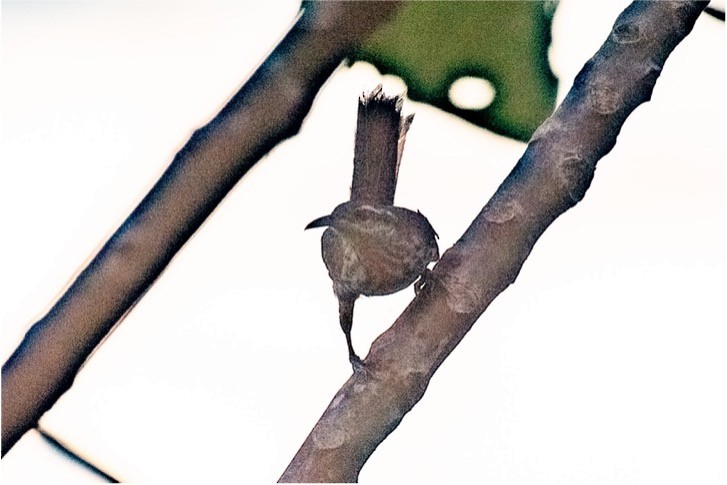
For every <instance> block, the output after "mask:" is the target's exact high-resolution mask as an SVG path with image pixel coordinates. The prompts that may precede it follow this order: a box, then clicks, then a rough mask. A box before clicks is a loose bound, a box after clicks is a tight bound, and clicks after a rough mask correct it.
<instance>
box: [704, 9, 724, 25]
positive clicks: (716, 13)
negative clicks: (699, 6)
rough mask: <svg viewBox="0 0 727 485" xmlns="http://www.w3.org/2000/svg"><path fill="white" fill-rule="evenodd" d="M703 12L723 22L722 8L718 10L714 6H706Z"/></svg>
mask: <svg viewBox="0 0 727 485" xmlns="http://www.w3.org/2000/svg"><path fill="white" fill-rule="evenodd" d="M704 13H706V14H707V15H710V16H712V17H714V18H716V19H717V20H721V21H722V22H724V10H720V9H718V8H714V7H707V8H705V9H704Z"/></svg>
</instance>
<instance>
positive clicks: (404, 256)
mask: <svg viewBox="0 0 727 485" xmlns="http://www.w3.org/2000/svg"><path fill="white" fill-rule="evenodd" d="M317 227H326V230H325V232H324V233H323V236H322V237H321V253H322V256H323V262H324V263H325V265H326V268H327V269H328V274H329V276H330V277H331V280H332V281H333V292H334V293H335V295H336V297H337V298H338V303H339V319H340V324H341V328H342V330H343V333H344V334H345V336H346V344H347V346H348V359H349V362H350V363H351V365H352V366H353V370H354V372H356V371H358V370H360V369H362V368H363V366H364V364H363V361H362V360H361V358H360V357H359V356H358V355H357V354H356V352H355V351H354V348H353V345H352V343H351V327H352V324H353V307H354V302H355V301H356V299H357V298H358V297H359V296H360V295H364V296H377V295H389V294H391V293H396V292H398V291H400V290H403V289H404V288H406V287H408V286H409V285H411V284H412V283H415V282H416V283H415V287H414V288H415V291H416V292H417V293H418V291H419V290H420V288H421V287H422V285H423V284H425V281H426V278H427V275H428V273H429V270H428V268H427V266H428V265H429V263H431V262H435V261H437V260H438V259H439V247H438V246H437V241H436V240H437V238H438V236H437V233H436V231H435V230H434V228H433V227H432V225H431V224H430V223H429V220H428V219H427V218H426V217H425V216H424V215H423V214H422V213H421V212H419V211H416V212H415V211H412V210H409V209H405V208H403V207H397V206H393V205H388V204H369V203H362V202H357V201H354V200H352V201H348V202H344V203H342V204H340V205H339V206H337V207H336V208H335V209H334V210H333V212H332V213H331V214H330V215H326V216H323V217H319V218H318V219H315V220H314V221H312V222H311V223H310V224H308V225H307V226H306V229H312V228H317Z"/></svg>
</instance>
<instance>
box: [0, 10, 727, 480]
mask: <svg viewBox="0 0 727 485" xmlns="http://www.w3.org/2000/svg"><path fill="white" fill-rule="evenodd" d="M627 4H628V2H626V1H610V0H609V1H600V2H578V1H572V0H571V1H562V2H561V4H560V6H559V7H558V11H557V14H556V18H555V26H554V33H553V37H554V43H553V46H552V50H551V62H552V66H553V70H554V71H555V72H556V74H557V76H558V77H559V79H561V83H562V84H561V93H560V96H561V97H562V96H563V94H564V93H565V90H567V89H568V88H569V87H570V84H571V82H572V79H573V77H574V76H575V74H576V73H577V72H578V70H579V69H580V67H581V66H582V65H583V63H584V62H585V61H586V60H587V59H588V58H590V57H591V56H592V55H593V53H594V52H595V51H596V50H597V48H598V47H599V46H600V44H601V43H602V42H603V40H604V39H605V38H606V36H607V35H608V32H609V29H610V27H611V25H612V24H613V21H614V20H615V18H616V16H617V15H618V13H619V12H620V11H621V10H622V9H623V8H624V7H625V5H627ZM297 5H298V2H296V1H287V2H282V1H281V2H265V3H263V2H256V3H250V2H244V3H241V4H239V3H232V2H228V3H207V2H205V3H202V2H191V3H180V2H174V3H164V2H151V3H146V2H144V3H142V2H125V3H114V2H94V3H81V2H73V3H31V2H19V3H9V2H3V5H2V34H1V35H2V148H1V150H2V160H3V163H2V175H1V176H0V207H2V208H3V209H2V221H3V227H4V230H3V238H2V251H0V267H1V268H2V277H1V278H0V285H1V286H0V291H1V294H2V295H3V298H2V302H1V303H0V324H1V325H2V342H1V347H0V351H1V354H0V357H2V359H3V361H4V360H5V359H6V358H7V356H8V355H9V354H10V353H11V352H12V350H13V349H14V348H15V346H16V345H17V343H18V341H19V340H20V339H21V338H22V335H23V333H24V332H25V330H26V329H27V327H28V326H29V325H30V324H31V323H32V322H33V321H34V319H35V318H37V317H38V316H40V315H41V314H42V313H43V311H44V310H45V309H47V308H48V306H49V305H50V304H51V303H52V302H53V299H54V298H55V297H56V296H57V295H58V294H59V292H60V291H61V289H62V288H64V287H65V285H66V284H67V283H68V282H69V280H70V279H71V278H72V276H73V275H74V274H75V273H76V272H77V271H78V270H80V269H81V268H82V267H83V264H84V261H86V260H87V258H88V257H89V256H90V255H91V254H92V253H93V252H94V251H95V250H96V249H97V248H98V247H99V246H100V245H101V244H102V243H103V242H104V241H105V239H106V238H107V237H108V236H109V235H110V234H111V233H112V232H113V231H114V230H115V229H116V227H117V226H118V225H119V224H120V223H121V221H123V219H124V218H125V216H126V215H127V214H128V213H129V212H130V210H131V209H132V208H133V207H134V206H135V204H136V203H137V202H138V201H139V200H140V199H141V197H143V195H144V194H145V193H146V191H147V190H148V189H149V188H150V187H151V185H152V184H153V183H154V181H155V180H156V179H157V178H158V176H159V175H160V173H161V172H162V171H163V170H164V168H165V167H166V166H167V164H168V163H169V162H170V161H171V159H172V157H173V155H174V153H175V152H176V151H177V150H178V149H179V148H180V147H181V146H182V145H183V144H184V143H185V142H186V140H187V139H188V137H189V135H190V134H191V132H192V131H193V130H194V129H196V128H198V127H200V126H202V125H203V124H204V123H206V122H207V120H209V119H210V118H211V117H212V116H214V114H215V113H216V112H217V110H218V109H219V108H220V107H221V106H222V105H223V104H224V103H225V101H226V100H227V99H228V98H229V96H230V95H231V94H232V93H233V92H234V91H235V90H236V89H237V88H238V87H239V86H240V85H241V83H242V82H243V80H244V79H245V78H246V76H247V75H248V74H249V73H250V72H251V71H252V70H253V69H254V68H255V67H256V66H257V64H258V63H259V61H260V59H261V58H262V57H263V56H264V55H265V53H266V52H268V51H269V50H270V49H271V47H272V46H273V45H274V44H275V42H276V41H277V40H278V39H279V38H280V36H281V35H282V34H283V33H284V31H285V30H286V28H287V27H288V25H289V24H290V22H291V19H292V18H293V16H294V15H295V13H296V11H297ZM723 40H724V23H719V22H717V21H716V20H714V19H712V18H708V17H705V16H703V18H701V19H700V20H699V21H698V23H697V25H696V27H695V29H694V32H693V33H692V34H691V35H690V36H689V37H687V39H686V40H685V41H684V42H683V44H682V45H680V46H679V47H678V48H677V50H676V52H675V53H674V54H673V55H672V57H670V59H669V60H668V61H667V64H666V67H665V69H664V71H663V73H662V76H661V78H660V79H659V81H658V83H657V86H656V89H655V91H654V94H653V97H652V101H651V102H650V103H648V104H646V105H644V106H641V107H640V108H638V110H637V111H636V112H635V113H634V114H633V116H631V117H630V118H629V120H628V121H627V123H626V125H625V127H624V129H623V131H622V132H621V135H620V137H619V140H618V144H617V146H616V148H615V149H614V150H613V151H612V152H611V153H610V154H609V155H608V156H607V157H606V158H604V159H603V160H602V161H601V162H600V164H599V166H598V170H597V172H596V177H595V179H594V181H593V184H592V186H591V188H590V190H589V191H588V193H587V195H586V197H585V199H584V200H583V202H582V203H580V204H579V205H577V206H576V207H575V208H574V209H573V210H571V211H569V212H568V213H566V214H565V215H564V216H563V217H561V218H560V219H558V220H557V221H556V222H555V223H554V224H553V226H552V227H551V228H550V229H549V230H548V231H547V232H546V233H545V235H544V236H543V237H542V238H541V240H540V241H539V242H538V243H537V245H536V247H535V250H534V251H533V253H532V255H531V256H530V258H529V259H528V261H527V262H526V263H525V266H524V268H523V270H522V272H521V274H520V276H519V277H518V280H517V281H516V283H515V284H514V285H513V286H512V287H511V288H509V289H508V290H507V291H506V292H505V293H503V294H502V295H501V296H500V297H499V298H498V299H497V300H496V301H495V303H494V304H493V305H492V306H491V307H490V308H489V309H488V311H487V312H486V313H485V315H484V316H483V317H482V318H481V319H480V321H479V322H478V323H477V324H476V325H475V327H474V329H473V330H472V331H471V332H470V333H469V334H468V336H467V337H466V338H465V340H464V341H463V342H462V344H461V345H460V346H459V347H458V348H457V349H456V350H455V351H454V353H453V354H452V355H451V357H450V358H449V359H448V360H447V361H446V362H445V363H444V365H443V366H442V367H441V369H440V370H439V371H438V373H437V374H436V375H435V377H434V379H433V381H432V383H431V385H430V387H429V389H428V390H427V393H426V395H425V396H424V398H423V400H422V401H421V402H420V403H419V404H418V405H417V406H416V407H415V408H414V410H413V411H412V412H411V413H410V414H409V415H407V417H406V418H405V419H404V421H403V422H402V424H401V426H400V427H399V428H398V429H397V430H396V431H395V432H394V433H393V434H392V435H391V436H390V437H389V438H388V439H387V440H386V441H385V442H384V443H383V444H382V445H381V446H380V447H379V449H378V450H377V451H376V452H375V453H374V455H373V456H372V458H371V460H370V461H369V463H368V464H367V465H366V466H365V467H364V469H363V472H362V473H361V481H411V482H422V481H443V480H452V481H457V480H475V479H476V480H485V481H514V480H524V481H529V480H541V481H543V480H544V481H548V480H553V481H564V480H588V481H614V480H623V481H642V480H653V481H657V480H658V481H664V480H669V481H672V480H673V481H680V482H690V483H700V482H705V481H718V480H720V479H722V480H724V479H725V476H727V470H726V467H725V464H724V463H725V461H724V457H725V456H727V444H726V442H725V440H724V436H727V417H726V415H725V413H724V409H727V389H726V388H725V386H724V385H723V381H724V369H725V368H727V354H726V353H725V352H724V348H725V346H724V344H725V340H726V339H727V327H725V325H724V322H725V321H727V319H726V318H725V317H726V316H727V315H726V313H727V311H726V310H725V303H724V295H725V294H727V203H726V202H727V200H726V197H725V194H726V191H725V184H726V183H727V181H726V180H725V158H726V153H727V152H726V150H725V135H724V134H725V132H726V128H727V127H726V126H725V125H726V123H725V95H724V86H725V85H727V84H726V83H725V43H724V41H723ZM379 82H382V78H381V76H379V74H378V73H377V72H376V71H375V69H373V68H372V67H370V66H367V65H362V64H357V65H355V66H353V67H352V68H341V69H339V70H338V71H337V72H336V73H335V75H334V76H333V77H332V78H331V79H330V80H329V82H328V83H327V84H326V85H325V86H324V88H323V90H322V91H321V93H320V95H319V97H318V98H317V100H316V103H315V105H314V107H313V111H312V112H311V114H310V116H309V117H308V118H307V119H306V122H305V124H304V126H303V129H302V131H301V133H300V134H299V135H298V136H297V137H295V138H294V139H292V140H289V141H287V142H285V143H284V144H282V145H281V146H279V147H277V148H276V149H274V150H273V152H272V153H271V154H270V155H269V156H268V157H267V158H266V159H265V160H264V161H262V162H261V163H260V164H259V165H258V166H256V167H255V168H254V169H253V170H252V171H251V172H250V173H249V174H248V175H247V176H246V177H245V178H244V180H243V181H242V182H241V183H239V184H238V185H237V187H236V188H235V189H234V190H233V192H232V193H231V194H230V195H229V196H228V197H227V198H226V199H225V201H224V202H223V203H222V205H221V206H220V207H219V208H218V210H217V211H216V212H215V213H214V214H213V215H212V217H211V218H210V219H209V220H208V221H207V222H206V223H205V225H204V226H203V228H202V229H201V230H200V231H199V232H198V233H197V234H196V235H195V237H194V238H193V239H192V240H191V241H190V242H189V244H187V245H186V246H185V248H184V249H183V251H182V252H180V254H179V255H178V256H177V257H176V258H175V259H174V261H173V263H172V264H171V266H170V267H169V268H168V270H167V271H166V272H165V273H164V275H163V277H162V278H160V280H159V281H158V283H157V284H156V285H155V286H154V287H153V288H152V289H151V290H150V291H149V292H148V293H147V295H146V296H145V297H144V299H143V300H142V301H141V302H140V303H139V305H138V306H137V307H136V308H135V309H134V310H133V312H132V313H131V314H130V315H129V316H128V318H127V319H126V320H125V321H124V322H123V324H122V325H121V326H120V327H119V328H118V329H117V330H116V331H115V332H114V333H113V335H112V336H111V337H110V338H109V339H108V340H107V341H106V342H105V343H104V345H103V346H102V347H101V348H100V349H99V350H98V351H97V352H96V354H95V355H94V356H93V358H92V359H91V360H90V362H89V363H88V365H87V366H86V367H84V369H83V370H82V372H81V373H80V375H79V376H78V378H77V380H76V383H75V384H74V386H73V388H72V390H71V391H69V392H68V393H66V394H65V395H64V396H63V397H62V398H61V400H60V401H59V402H58V403H57V405H56V406H54V407H53V409H52V410H51V411H50V412H49V413H48V414H46V416H45V417H44V418H43V420H42V425H43V426H44V427H45V428H46V429H47V430H48V431H50V432H52V433H53V434H54V435H56V436H57V437H59V438H62V439H63V441H65V442H68V443H71V444H73V446H74V448H75V449H76V450H78V451H80V452H81V453H82V454H84V455H85V456H86V457H88V458H90V459H92V461H94V463H96V464H98V465H99V466H101V467H102V468H103V469H105V470H106V471H107V472H109V473H111V474H112V475H115V476H116V477H117V478H121V479H122V480H124V481H141V480H145V481H173V480H179V481H196V482H199V481H205V482H210V481H213V482H214V481H222V480H229V479H231V478H232V479H235V480H242V481H245V482H250V481H266V482H271V481H275V480H277V478H278V477H279V475H280V474H281V473H282V471H283V469H284V468H285V466H286V465H287V464H288V462H289V461H290V459H291V458H292V457H293V455H294V454H295V452H296V451H297V449H298V447H299V446H300V444H301V443H302V442H303V440H304V439H305V437H306V436H307V434H308V432H309V431H310V429H311V428H312V426H313V425H314V423H315V422H316V421H317V419H318V417H319V416H320V414H321V413H322V412H323V410H324V409H325V407H326V405H327V404H328V403H329V401H330V399H331V398H332V397H333V395H334V393H335V392H336V391H337V390H338V388H339V387H340V385H341V384H342V383H343V382H344V381H345V379H346V378H347V377H348V375H349V374H350V367H349V365H348V362H347V360H346V348H345V343H344V339H343V335H342V333H341V331H340V328H339V326H338V321H337V304H336V300H335V297H334V296H333V293H332V291H331V287H330V281H329V279H328V276H327V274H326V270H325V267H324V265H323V263H322V261H321V259H320V233H319V232H318V233H311V232H309V231H307V232H303V230H302V229H303V227H304V226H305V225H306V224H307V223H308V222H309V221H310V220H312V219H314V218H315V217H318V216H320V215H322V214H324V213H327V212H329V211H330V210H331V209H332V208H333V207H335V206H336V205H337V204H338V203H339V202H341V201H343V200H345V199H346V198H347V195H348V187H349V184H350V177H351V170H352V155H353V136H354V129H355V117H356V100H357V97H358V95H359V94H360V93H361V92H362V91H363V90H368V89H371V88H372V87H374V86H375V85H376V84H378V83H379ZM383 82H384V84H385V88H388V90H389V91H390V92H393V93H396V92H399V91H400V90H401V89H402V87H401V84H400V83H399V82H397V80H396V79H384V80H383ZM404 111H405V112H407V113H408V112H416V119H415V121H414V124H413V125H412V129H411V131H410V134H409V137H408V139H407V146H406V151H405V155H404V159H403V161H402V169H401V174H400V180H399V185H398V189H397V204H398V205H401V206H405V207H408V208H411V209H420V210H421V211H422V212H423V213H424V214H426V216H427V217H428V218H429V220H430V221H431V222H432V224H433V225H434V227H435V228H436V230H437V232H438V233H439V235H440V237H441V238H440V241H439V242H440V248H441V250H442V252H443V251H444V249H446V248H448V247H449V246H451V245H452V244H453V243H454V242H455V241H456V240H457V239H458V238H459V236H460V235H461V234H462V232H464V230H465V229H466V227H467V225H468V224H469V223H470V222H471V220H472V219H473V218H474V216H475V215H476V214H477V212H478V211H479V209H480V208H481V207H482V206H483V205H484V203H485V202H486V201H487V200H488V198H489V197H490V196H491V195H492V193H493V192H494V191H495V189H496V188H497V186H498V185H499V184H500V182H501V181H502V179H503V178H504V177H505V175H507V173H508V172H509V171H510V170H511V168H512V166H513V165H514V164H515V162H516V161H517V159H518V158H519V157H520V155H521V154H522V152H523V150H524V144H521V143H517V142H514V141H511V140H507V139H504V138H501V137H498V136H495V135H492V134H490V133H488V132H485V131H483V130H480V129H478V128H475V127H474V126H472V125H470V124H468V123H466V122H464V121H461V120H459V119H457V118H455V117H453V116H450V115H447V114H445V113H442V112H440V111H438V110H436V109H434V108H431V107H428V106H426V105H420V104H417V103H414V102H407V103H406V104H405V106H404ZM412 297H413V290H411V289H407V290H405V291H402V292H400V293H398V294H396V295H391V296H387V297H378V298H370V299H362V300H360V301H359V302H358V303H357V307H356V317H355V319H354V332H353V334H354V345H355V346H356V348H357V349H358V352H359V354H361V355H362V356H363V355H365V354H366V353H367V351H368V347H369V345H370V343H371V342H372V341H373V339H374V338H375V337H376V336H377V335H378V334H380V333H381V332H382V331H384V330H385V329H386V328H387V327H388V326H389V325H390V324H391V323H392V322H393V321H394V319H395V318H396V316H398V315H399V314H400V313H401V311H402V310H403V308H404V307H405V306H406V304H407V303H408V302H409V301H410V300H411V298H412ZM0 465H1V469H0V470H1V472H2V479H3V481H44V480H54V481H69V482H79V481H82V480H92V479H93V477H91V476H90V475H88V474H87V472H83V471H79V470H78V469H77V468H76V467H75V466H73V465H69V463H68V462H67V461H65V460H64V459H62V458H61V457H59V455H57V454H56V453H55V452H54V451H52V450H50V449H49V448H47V447H46V446H45V445H43V444H42V442H41V441H40V438H39V437H38V436H37V434H35V433H28V434H27V435H26V436H25V437H24V438H23V439H22V440H21V441H20V442H19V443H18V444H17V445H16V446H15V448H13V450H11V452H10V453H9V454H8V455H7V457H6V458H4V459H3V460H2V462H0Z"/></svg>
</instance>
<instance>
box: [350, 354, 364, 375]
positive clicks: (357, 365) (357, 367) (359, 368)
mask: <svg viewBox="0 0 727 485" xmlns="http://www.w3.org/2000/svg"><path fill="white" fill-rule="evenodd" d="M348 361H349V362H351V367H353V373H354V374H357V373H359V372H366V364H364V362H363V360H361V358H360V357H359V356H358V355H356V354H351V355H349V356H348Z"/></svg>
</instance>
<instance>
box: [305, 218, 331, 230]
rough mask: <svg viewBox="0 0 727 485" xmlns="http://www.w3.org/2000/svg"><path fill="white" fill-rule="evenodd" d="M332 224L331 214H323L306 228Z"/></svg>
mask: <svg viewBox="0 0 727 485" xmlns="http://www.w3.org/2000/svg"><path fill="white" fill-rule="evenodd" d="M330 225H331V216H330V215H327V216H323V217H319V218H318V219H315V220H313V221H311V222H310V223H309V224H308V225H307V226H305V228H306V229H314V228H316V227H326V226H330Z"/></svg>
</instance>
